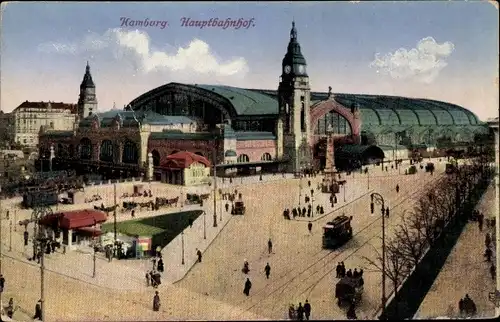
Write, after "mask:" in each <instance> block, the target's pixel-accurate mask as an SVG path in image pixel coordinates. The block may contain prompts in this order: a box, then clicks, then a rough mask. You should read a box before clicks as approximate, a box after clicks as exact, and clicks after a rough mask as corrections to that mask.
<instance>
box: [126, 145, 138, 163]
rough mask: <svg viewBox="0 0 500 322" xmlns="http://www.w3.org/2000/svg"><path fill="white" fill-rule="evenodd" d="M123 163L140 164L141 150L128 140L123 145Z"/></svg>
mask: <svg viewBox="0 0 500 322" xmlns="http://www.w3.org/2000/svg"><path fill="white" fill-rule="evenodd" d="M122 162H123V163H128V164H138V163H139V150H138V149H137V144H136V143H135V142H133V141H131V140H126V141H125V144H124V145H123V156H122Z"/></svg>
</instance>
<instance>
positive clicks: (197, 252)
mask: <svg viewBox="0 0 500 322" xmlns="http://www.w3.org/2000/svg"><path fill="white" fill-rule="evenodd" d="M196 255H197V256H198V263H201V251H200V250H199V249H198V248H196Z"/></svg>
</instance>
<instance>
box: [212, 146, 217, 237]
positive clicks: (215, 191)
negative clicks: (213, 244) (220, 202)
mask: <svg viewBox="0 0 500 322" xmlns="http://www.w3.org/2000/svg"><path fill="white" fill-rule="evenodd" d="M215 153H216V149H215V148H214V151H213V162H214V227H217V198H216V197H217V166H216V162H217V158H216V156H215Z"/></svg>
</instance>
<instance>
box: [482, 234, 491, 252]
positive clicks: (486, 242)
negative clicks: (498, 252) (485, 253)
mask: <svg viewBox="0 0 500 322" xmlns="http://www.w3.org/2000/svg"><path fill="white" fill-rule="evenodd" d="M490 244H491V236H490V233H487V234H486V237H485V238H484V245H485V246H486V248H490Z"/></svg>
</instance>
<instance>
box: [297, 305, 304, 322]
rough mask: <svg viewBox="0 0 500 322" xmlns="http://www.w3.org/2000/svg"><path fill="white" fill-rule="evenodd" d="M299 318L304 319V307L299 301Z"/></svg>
mask: <svg viewBox="0 0 500 322" xmlns="http://www.w3.org/2000/svg"><path fill="white" fill-rule="evenodd" d="M297 320H299V321H303V320H304V307H303V306H302V303H299V307H298V308H297Z"/></svg>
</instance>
